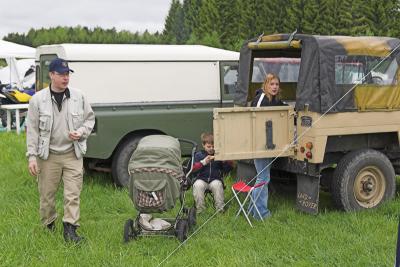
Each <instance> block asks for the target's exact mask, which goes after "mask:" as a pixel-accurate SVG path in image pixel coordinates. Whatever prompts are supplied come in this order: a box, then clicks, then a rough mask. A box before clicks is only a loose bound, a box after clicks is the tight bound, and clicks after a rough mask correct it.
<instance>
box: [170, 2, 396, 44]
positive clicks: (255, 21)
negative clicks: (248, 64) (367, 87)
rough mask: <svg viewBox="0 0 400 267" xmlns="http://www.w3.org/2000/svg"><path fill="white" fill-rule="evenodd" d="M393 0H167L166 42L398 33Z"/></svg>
mask: <svg viewBox="0 0 400 267" xmlns="http://www.w3.org/2000/svg"><path fill="white" fill-rule="evenodd" d="M399 26H400V1H399V0H385V1H381V0H268V1H266V0H204V1H202V0H184V1H183V2H181V1H179V0H172V3H171V8H170V10H169V14H168V17H167V19H166V22H165V29H164V32H163V35H164V36H165V37H166V39H167V40H169V41H170V42H175V43H187V42H200V43H210V41H211V43H213V44H215V45H216V46H220V47H225V48H230V49H238V48H239V46H240V44H241V43H242V42H243V40H246V39H249V38H252V37H255V36H258V35H260V34H261V33H264V34H271V33H290V32H293V31H294V30H295V29H297V30H298V32H301V33H308V34H321V35H376V36H400V27H399Z"/></svg>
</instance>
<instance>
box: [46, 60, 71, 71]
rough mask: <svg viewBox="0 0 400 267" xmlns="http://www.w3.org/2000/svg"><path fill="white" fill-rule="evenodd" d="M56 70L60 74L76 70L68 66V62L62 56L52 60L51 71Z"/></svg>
mask: <svg viewBox="0 0 400 267" xmlns="http://www.w3.org/2000/svg"><path fill="white" fill-rule="evenodd" d="M53 71H56V72H58V73H60V74H63V73H67V72H74V71H73V70H71V69H70V68H69V67H68V62H67V61H66V60H65V59H62V58H55V59H53V60H52V61H51V62H50V65H49V72H53Z"/></svg>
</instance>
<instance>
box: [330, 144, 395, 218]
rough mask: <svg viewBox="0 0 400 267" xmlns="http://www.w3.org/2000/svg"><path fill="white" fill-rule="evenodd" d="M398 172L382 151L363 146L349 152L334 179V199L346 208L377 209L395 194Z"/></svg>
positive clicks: (346, 209) (340, 206)
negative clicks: (395, 171) (396, 172)
mask: <svg viewBox="0 0 400 267" xmlns="http://www.w3.org/2000/svg"><path fill="white" fill-rule="evenodd" d="M395 190H396V187H395V173H394V169H393V166H392V164H391V162H390V161H389V159H388V158H387V157H386V156H385V155H384V154H383V153H381V152H379V151H376V150H372V149H362V150H357V151H353V152H350V153H348V154H346V155H345V156H344V157H343V158H342V159H341V161H340V162H339V163H338V165H337V167H336V169H335V171H334V173H333V179H332V198H333V201H334V203H335V205H336V206H337V207H338V208H339V209H342V210H344V211H356V210H361V209H367V208H375V207H377V206H379V205H380V204H382V203H383V202H384V201H386V200H389V199H392V198H393V197H394V194H395Z"/></svg>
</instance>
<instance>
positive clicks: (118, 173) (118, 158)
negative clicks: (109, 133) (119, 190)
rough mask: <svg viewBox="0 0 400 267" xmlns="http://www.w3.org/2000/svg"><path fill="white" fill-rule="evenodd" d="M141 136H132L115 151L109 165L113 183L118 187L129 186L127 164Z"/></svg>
mask: <svg viewBox="0 0 400 267" xmlns="http://www.w3.org/2000/svg"><path fill="white" fill-rule="evenodd" d="M142 137H143V136H133V137H131V138H130V139H127V140H126V141H125V142H123V143H122V144H121V145H120V146H119V147H118V148H117V150H116V151H115V154H114V156H113V160H112V163H111V173H112V177H113V180H114V183H115V184H116V185H118V186H124V187H128V186H129V181H130V176H129V173H128V164H129V160H130V159H131V156H132V154H133V151H135V150H136V147H137V145H138V143H139V141H140V139H142Z"/></svg>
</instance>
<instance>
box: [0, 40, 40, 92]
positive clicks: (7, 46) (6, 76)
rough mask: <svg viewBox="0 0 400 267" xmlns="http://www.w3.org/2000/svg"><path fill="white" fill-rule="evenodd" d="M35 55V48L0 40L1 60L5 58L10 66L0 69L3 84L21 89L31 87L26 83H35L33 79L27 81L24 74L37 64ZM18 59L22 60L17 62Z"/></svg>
mask: <svg viewBox="0 0 400 267" xmlns="http://www.w3.org/2000/svg"><path fill="white" fill-rule="evenodd" d="M35 53H36V49H35V48H32V47H29V46H25V45H20V44H15V43H12V42H7V41H4V40H0V58H4V59H5V60H6V62H7V65H8V66H7V67H4V68H1V69H0V81H1V82H2V83H3V84H11V85H13V86H15V85H16V86H17V87H18V88H20V89H21V88H22V87H24V86H29V85H27V84H26V82H27V83H29V84H31V83H34V80H32V78H30V79H29V81H25V80H24V74H25V72H26V71H27V70H28V69H29V67H30V66H31V65H34V64H35V60H34V58H35ZM17 58H18V59H21V60H16V59H17ZM33 79H34V78H33Z"/></svg>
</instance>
